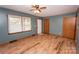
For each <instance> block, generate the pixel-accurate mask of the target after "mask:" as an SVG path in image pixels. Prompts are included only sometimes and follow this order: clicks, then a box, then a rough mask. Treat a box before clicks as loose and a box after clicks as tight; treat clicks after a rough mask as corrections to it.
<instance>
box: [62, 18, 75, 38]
mask: <svg viewBox="0 0 79 59" xmlns="http://www.w3.org/2000/svg"><path fill="white" fill-rule="evenodd" d="M75 20H76V19H75V17H64V20H63V36H64V37H67V38H71V39H74V36H75Z"/></svg>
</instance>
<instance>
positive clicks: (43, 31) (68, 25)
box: [0, 5, 79, 54]
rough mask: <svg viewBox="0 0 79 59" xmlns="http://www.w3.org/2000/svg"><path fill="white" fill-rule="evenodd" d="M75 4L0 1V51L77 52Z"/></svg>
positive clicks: (78, 14)
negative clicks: (0, 2) (3, 2)
mask: <svg viewBox="0 0 79 59" xmlns="http://www.w3.org/2000/svg"><path fill="white" fill-rule="evenodd" d="M78 43H79V5H0V54H77V53H79V44H78Z"/></svg>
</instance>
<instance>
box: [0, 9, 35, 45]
mask: <svg viewBox="0 0 79 59" xmlns="http://www.w3.org/2000/svg"><path fill="white" fill-rule="evenodd" d="M8 14H12V15H19V16H29V17H31V19H32V31H30V32H23V33H17V34H12V35H8V23H7V20H8V19H7V15H8ZM32 34H36V17H35V16H33V15H30V14H26V13H22V12H17V11H13V10H9V9H4V8H0V44H2V43H6V42H8V41H12V40H15V39H20V38H23V37H26V36H29V35H32Z"/></svg>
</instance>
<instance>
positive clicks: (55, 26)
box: [50, 13, 76, 35]
mask: <svg viewBox="0 0 79 59" xmlns="http://www.w3.org/2000/svg"><path fill="white" fill-rule="evenodd" d="M75 15H76V13H70V14H63V15H57V16H50V33H51V34H55V35H63V17H65V16H69V17H70V16H75Z"/></svg>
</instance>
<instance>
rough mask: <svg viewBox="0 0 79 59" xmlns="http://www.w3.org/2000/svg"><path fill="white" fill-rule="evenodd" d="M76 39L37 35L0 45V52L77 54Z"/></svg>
mask: <svg viewBox="0 0 79 59" xmlns="http://www.w3.org/2000/svg"><path fill="white" fill-rule="evenodd" d="M75 53H76V46H75V43H74V40H72V39H67V38H63V37H56V36H53V35H47V34H43V35H36V36H31V37H28V38H24V39H20V40H18V41H16V42H13V43H7V44H4V45H0V54H75Z"/></svg>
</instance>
